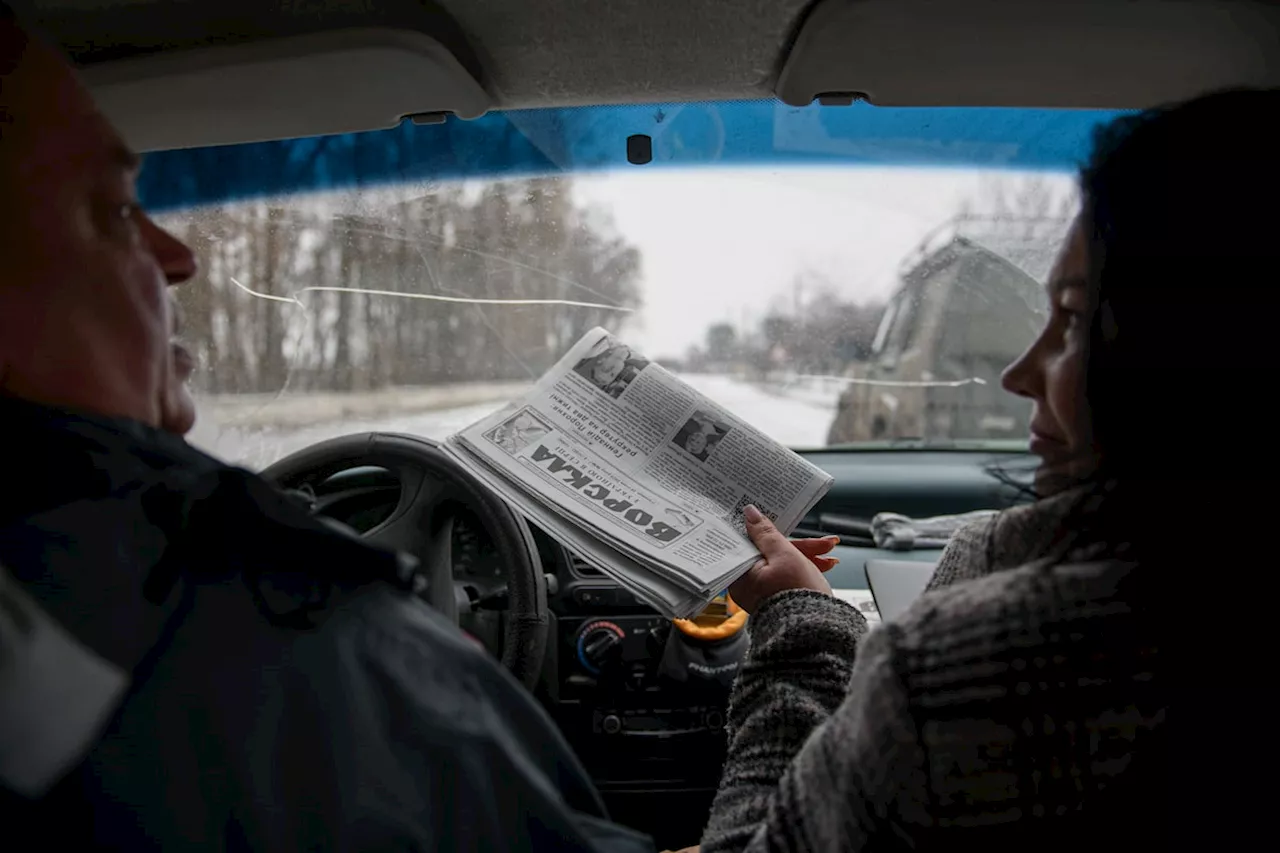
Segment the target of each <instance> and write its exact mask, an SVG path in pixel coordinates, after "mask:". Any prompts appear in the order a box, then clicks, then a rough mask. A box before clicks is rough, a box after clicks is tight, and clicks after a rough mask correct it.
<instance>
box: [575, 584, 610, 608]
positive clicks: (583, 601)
mask: <svg viewBox="0 0 1280 853" xmlns="http://www.w3.org/2000/svg"><path fill="white" fill-rule="evenodd" d="M604 591H605V590H600V589H594V588H592V587H581V586H580V587H578V588H577V589H575V590H574V591H573V600H574V602H575V603H576V604H579V605H581V606H582V607H594V606H596V605H600V604H603V603H604V598H603V596H602V595H601V593H603V592H604Z"/></svg>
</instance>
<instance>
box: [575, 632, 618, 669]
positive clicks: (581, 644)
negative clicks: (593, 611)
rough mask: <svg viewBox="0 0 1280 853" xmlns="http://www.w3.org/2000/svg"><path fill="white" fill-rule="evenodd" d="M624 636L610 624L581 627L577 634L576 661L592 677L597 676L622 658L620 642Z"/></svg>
mask: <svg viewBox="0 0 1280 853" xmlns="http://www.w3.org/2000/svg"><path fill="white" fill-rule="evenodd" d="M625 636H626V632H624V631H623V630H622V629H621V628H619V627H618V626H617V625H615V624H614V623H612V622H605V621H597V622H591V623H588V624H587V625H585V626H583V628H582V631H581V632H579V634H578V661H579V662H580V663H581V664H582V667H583V669H585V670H586V671H587V672H590V673H591V674H592V675H599V674H600V673H601V672H603V671H604V670H605V669H607V668H609V667H610V666H611V665H613V664H614V663H615V662H617V660H618V659H619V658H620V657H621V656H622V640H623V638H624V637H625Z"/></svg>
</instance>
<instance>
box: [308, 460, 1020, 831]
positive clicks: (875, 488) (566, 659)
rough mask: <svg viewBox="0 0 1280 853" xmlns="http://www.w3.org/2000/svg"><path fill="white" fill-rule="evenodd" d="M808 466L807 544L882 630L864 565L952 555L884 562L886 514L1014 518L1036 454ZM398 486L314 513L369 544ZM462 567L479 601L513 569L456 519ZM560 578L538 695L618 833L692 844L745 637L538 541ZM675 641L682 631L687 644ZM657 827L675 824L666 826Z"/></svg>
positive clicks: (907, 555) (550, 573) (487, 626)
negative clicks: (678, 616)
mask: <svg viewBox="0 0 1280 853" xmlns="http://www.w3.org/2000/svg"><path fill="white" fill-rule="evenodd" d="M805 456H806V457H807V458H808V459H809V460H810V461H812V462H814V463H815V464H816V465H818V466H819V467H821V468H824V469H825V470H827V471H828V472H829V473H831V474H832V475H833V476H834V477H835V480H836V483H835V486H834V487H833V488H832V489H831V491H830V492H829V493H828V494H827V495H826V497H825V498H824V499H823V501H822V502H821V503H820V504H819V505H818V506H817V507H815V508H814V510H813V511H812V512H811V513H810V514H809V515H808V516H807V517H806V518H805V519H804V520H803V521H802V522H801V524H800V526H799V528H798V529H797V530H796V535H798V536H803V535H826V534H829V533H837V534H839V535H840V536H841V538H842V544H841V545H840V546H838V547H837V549H836V552H835V556H838V557H839V558H840V564H839V565H838V566H836V567H834V568H833V569H831V570H830V571H829V572H828V575H827V577H828V579H829V580H830V582H831V585H832V588H833V590H834V591H835V592H836V594H837V595H838V596H840V597H842V598H844V599H845V600H847V601H849V602H850V603H851V604H853V605H854V606H857V607H859V608H860V609H862V610H863V612H864V613H865V614H866V615H867V617H868V620H869V621H872V622H876V621H878V619H879V617H878V615H877V614H876V612H875V605H874V602H873V601H872V598H871V594H870V591H869V589H868V584H867V577H866V572H865V564H866V562H867V561H868V560H870V559H877V560H885V559H889V560H893V559H901V560H909V561H913V562H919V561H922V560H928V561H932V560H936V558H937V556H938V554H939V552H938V551H919V550H917V551H906V552H893V551H883V550H880V549H878V548H876V547H875V545H874V542H872V540H871V538H870V528H869V521H870V519H871V517H872V516H874V515H875V514H876V513H877V512H882V511H892V512H900V513H903V514H906V515H912V516H917V517H925V516H930V515H942V514H949V513H959V512H967V511H970V510H974V509H985V508H995V507H1000V506H1006V505H1009V504H1010V503H1012V502H1013V501H1015V500H1016V499H1017V497H1018V489H1017V486H1016V477H1011V476H1007V475H1006V476H1003V477H997V476H993V474H994V473H995V471H996V470H1003V471H1006V472H1017V471H1018V470H1021V469H1022V468H1023V467H1026V470H1028V471H1029V466H1023V463H1024V462H1025V461H1027V457H1025V456H1024V455H1022V454H993V453H980V452H932V451H919V450H910V451H819V452H812V453H806V454H805ZM399 494H400V492H399V483H398V482H397V481H396V480H395V478H394V476H393V475H391V474H390V473H389V472H387V471H385V470H382V469H379V468H357V469H352V470H350V471H346V472H343V473H341V474H337V475H335V476H333V477H331V478H330V479H329V480H327V481H325V482H324V483H322V484H320V485H319V486H318V487H316V495H315V502H314V507H315V512H316V513H317V514H321V515H325V516H327V517H330V518H332V519H335V520H337V521H340V522H342V523H344V524H346V525H348V526H350V527H352V528H355V530H357V531H358V532H366V531H369V530H371V529H373V528H375V527H376V526H377V525H378V524H379V523H380V522H381V521H382V520H384V519H386V518H387V517H389V516H390V515H391V513H392V512H393V510H394V508H395V506H396V503H397V501H398V498H399ZM454 509H455V513H456V515H455V521H454V527H453V532H452V536H453V541H452V545H453V548H452V560H453V575H454V578H455V580H456V581H458V582H460V583H462V584H464V585H465V586H466V588H467V591H468V594H469V595H471V596H472V598H473V599H479V598H483V597H484V596H486V595H490V594H492V593H494V592H496V591H498V590H500V589H502V588H503V586H504V579H503V577H502V561H501V559H500V555H499V554H498V553H497V552H496V551H495V549H494V545H493V542H492V540H491V539H490V537H489V535H488V533H487V532H486V530H485V527H484V524H483V522H482V521H481V519H480V518H478V517H477V516H476V515H475V514H474V513H473V512H471V511H470V510H469V509H467V508H466V507H461V506H459V507H455V508H454ZM534 541H535V542H536V545H537V549H538V553H539V557H540V558H541V562H542V566H543V569H544V572H545V573H546V575H547V593H548V607H549V610H550V619H551V636H550V637H549V640H548V644H547V651H546V658H545V660H544V664H543V670H542V676H541V679H540V682H539V684H538V686H537V688H536V694H537V696H538V698H539V700H540V702H541V703H542V705H543V706H544V707H545V708H546V709H547V711H548V713H550V715H551V717H552V718H553V719H554V720H555V722H556V724H557V725H558V726H559V728H560V730H561V731H562V733H563V734H564V736H565V738H566V739H567V740H568V741H569V743H570V745H571V746H572V747H573V748H574V750H575V752H576V753H577V755H578V756H579V758H580V759H581V760H582V762H583V764H584V766H585V767H586V769H587V771H588V772H589V773H590V775H591V776H592V778H593V779H594V781H595V782H596V784H597V786H598V787H599V789H600V791H601V793H602V795H603V796H604V798H605V800H606V803H607V805H608V806H609V809H610V812H611V814H612V815H613V817H614V819H615V820H619V821H621V822H622V823H626V824H629V825H631V826H636V827H638V828H641V829H643V830H644V831H646V832H649V833H650V834H653V835H654V836H655V840H656V841H657V842H658V844H659V845H660V846H662V845H666V844H669V846H671V847H673V848H674V847H678V846H683V845H684V844H687V843H688V839H689V838H696V837H697V836H698V833H699V832H700V831H701V827H702V823H703V821H705V817H706V814H707V810H708V809H709V808H710V803H711V798H712V797H713V796H714V792H715V788H716V785H717V783H718V780H719V774H720V769H721V766H722V764H723V761H724V756H725V748H726V744H725V733H724V721H725V713H726V707H727V704H728V697H729V689H730V686H731V684H732V680H733V676H734V675H735V674H736V669H737V665H738V663H739V661H740V660H741V657H742V655H743V654H744V653H745V650H746V644H747V636H746V633H745V632H743V633H742V634H740V635H738V636H737V637H732V638H729V639H727V640H718V641H713V642H708V643H699V642H697V641H693V640H690V639H689V638H687V637H684V636H683V635H681V634H680V633H679V632H675V629H673V628H672V625H671V623H670V622H669V621H668V620H666V619H664V618H662V617H660V616H659V615H658V614H657V613H656V612H655V611H653V610H652V609H650V608H649V607H648V606H646V605H645V604H644V603H643V602H641V601H639V600H638V599H637V598H636V597H635V596H634V595H632V594H631V593H630V592H629V591H627V590H625V589H622V588H621V587H619V586H618V585H617V584H615V583H613V582H612V581H610V580H609V579H608V577H606V576H605V575H603V574H602V573H600V572H599V571H598V570H597V569H595V568H593V567H591V566H590V565H588V564H587V563H586V562H585V561H583V560H581V559H579V558H578V557H576V556H575V555H574V554H573V553H572V552H570V551H569V550H568V549H566V548H565V547H564V546H562V545H561V544H560V543H559V542H557V541H555V540H554V539H552V538H551V537H550V536H548V535H547V534H546V533H545V532H543V531H542V530H539V529H537V528H534ZM502 619H503V612H502V611H501V610H496V611H477V612H476V613H473V614H467V615H464V616H463V617H462V627H463V628H464V630H466V631H468V632H469V633H471V634H472V635H473V636H475V637H477V638H478V639H480V640H481V641H482V642H483V643H485V644H486V646H487V647H488V648H489V649H490V650H491V651H493V652H494V653H495V654H496V653H497V650H498V649H499V648H500V643H501V637H502V626H503V623H502ZM673 632H674V633H673ZM654 815H661V818H662V820H661V824H660V825H658V826H655V825H653V821H654Z"/></svg>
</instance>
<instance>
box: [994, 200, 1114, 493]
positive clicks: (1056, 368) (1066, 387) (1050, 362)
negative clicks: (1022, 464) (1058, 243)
mask: <svg viewBox="0 0 1280 853" xmlns="http://www.w3.org/2000/svg"><path fill="white" fill-rule="evenodd" d="M1088 274H1089V259H1088V241H1087V240H1086V239H1085V233H1084V229H1083V227H1082V226H1081V223H1080V220H1079V219H1077V220H1076V221H1075V223H1074V224H1073V225H1072V226H1071V230H1070V232H1069V233H1068V234H1067V239H1066V241H1065V242H1064V243H1063V245H1062V250H1061V251H1060V252H1059V254H1058V261H1057V263H1056V264H1054V268H1053V272H1052V273H1051V274H1050V276H1049V283H1048V290H1049V318H1048V320H1047V321H1046V323H1045V326H1044V329H1043V330H1042V331H1041V332H1040V336H1039V337H1038V338H1036V339H1035V341H1034V342H1033V343H1032V344H1031V346H1030V347H1029V348H1028V349H1027V351H1026V352H1024V353H1023V354H1022V355H1021V356H1019V357H1018V359H1017V361H1015V362H1014V363H1013V364H1011V365H1009V367H1008V368H1006V369H1005V372H1004V376H1003V377H1002V378H1001V379H1002V384H1003V385H1004V388H1005V390H1007V391H1011V392H1013V393H1014V394H1017V395H1019V396H1022V397H1029V398H1030V399H1031V402H1032V407H1031V452H1032V453H1034V454H1036V455H1037V456H1039V457H1040V467H1039V468H1037V469H1036V488H1037V490H1038V491H1039V492H1040V493H1041V494H1042V495H1044V494H1052V493H1054V492H1056V491H1060V490H1061V489H1062V488H1064V487H1065V486H1066V485H1068V484H1069V483H1071V482H1072V481H1075V480H1078V479H1080V478H1081V477H1084V476H1087V475H1088V474H1089V472H1090V471H1091V469H1092V468H1093V465H1094V463H1095V458H1096V456H1095V451H1094V449H1093V442H1092V438H1091V435H1090V430H1089V426H1088V424H1089V418H1088V412H1087V410H1086V404H1085V400H1084V370H1085V364H1084V358H1085V343H1086V341H1087V339H1088V335H1089V317H1087V316H1086V314H1087V312H1088V310H1089V306H1088V284H1087V281H1088Z"/></svg>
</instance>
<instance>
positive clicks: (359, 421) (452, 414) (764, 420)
mask: <svg viewBox="0 0 1280 853" xmlns="http://www.w3.org/2000/svg"><path fill="white" fill-rule="evenodd" d="M682 378H683V379H684V380H685V381H686V382H688V383H689V384H691V385H692V386H693V387H694V388H696V389H697V390H698V391H700V392H702V393H703V394H705V395H706V396H707V397H709V398H710V399H712V400H714V401H715V402H717V403H719V404H720V405H722V406H724V407H725V408H726V409H728V410H729V411H730V412H732V413H733V414H735V415H737V416H738V417H740V418H742V419H743V420H745V421H747V422H748V423H750V424H752V425H754V426H755V427H756V428H757V429H759V430H761V431H762V432H764V433H766V434H767V435H769V436H771V437H773V438H774V439H776V440H778V441H781V442H782V443H783V444H786V445H788V446H790V447H821V446H822V445H824V444H825V443H826V438H827V429H828V428H829V427H830V426H831V419H832V418H833V417H834V416H835V403H836V397H837V395H838V389H834V388H833V389H831V390H826V389H823V390H821V391H819V390H815V389H814V388H811V387H804V388H801V387H797V386H795V385H790V384H788V385H783V386H777V387H767V388H766V387H764V386H757V385H753V384H750V383H747V382H743V381H740V380H737V379H734V378H732V377H729V376H708V375H686V376H684V377H682ZM505 402H506V399H504V398H496V399H492V400H490V401H488V402H479V403H469V404H467V405H460V406H451V407H447V408H437V409H434V410H431V411H420V412H416V413H412V414H394V413H390V414H389V413H386V412H380V413H379V414H378V415H376V416H372V417H359V416H347V417H337V418H331V419H325V420H320V421H316V422H313V423H311V424H310V425H307V426H300V425H292V426H261V427H244V426H238V427H219V425H218V424H216V423H213V422H212V419H210V418H205V419H204V420H202V421H201V422H200V423H198V424H197V426H196V430H195V432H194V433H193V435H192V436H191V439H192V442H193V443H194V444H195V445H197V446H198V447H201V448H203V449H205V450H207V451H209V452H210V453H213V454H214V455H216V456H220V457H222V458H224V459H226V460H228V461H230V462H234V463H236V464H239V465H245V466H247V467H250V468H255V469H256V468H262V467H264V466H266V465H269V464H271V463H272V462H274V461H275V460H277V459H279V458H281V457H283V456H286V455H288V454H289V453H292V452H293V451H295V450H299V449H301V448H303V447H306V446H307V445H310V444H314V443H316V442H317V441H323V440H324V439H326V438H333V437H335V436H339V435H346V434H348V433H353V432H365V431H371V430H379V431H385V432H405V433H412V434H414V435H423V436H427V437H429V438H444V437H445V436H447V435H449V434H450V433H452V432H456V431H457V430H459V429H461V428H462V427H465V426H466V425H467V424H470V423H472V422H473V421H476V420H478V419H480V418H482V417H484V416H485V415H487V414H489V413H490V412H492V411H494V410H496V409H498V408H500V407H501V406H502V405H503V403H505ZM268 405H269V404H268Z"/></svg>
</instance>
